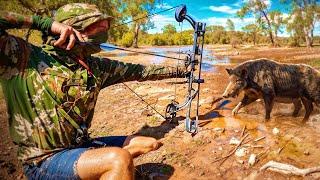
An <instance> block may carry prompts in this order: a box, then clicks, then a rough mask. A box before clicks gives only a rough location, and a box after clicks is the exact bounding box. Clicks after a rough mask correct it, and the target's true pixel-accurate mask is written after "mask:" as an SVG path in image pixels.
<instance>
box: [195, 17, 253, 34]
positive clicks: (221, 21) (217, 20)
mask: <svg viewBox="0 0 320 180" xmlns="http://www.w3.org/2000/svg"><path fill="white" fill-rule="evenodd" d="M228 19H230V20H231V21H232V22H233V23H234V27H235V30H238V31H240V30H242V29H241V28H242V27H244V26H246V25H248V24H252V23H255V18H253V17H248V18H243V20H241V19H240V18H224V17H209V18H206V19H202V20H201V21H202V22H206V23H207V26H210V25H219V26H223V27H226V25H227V20H228Z"/></svg>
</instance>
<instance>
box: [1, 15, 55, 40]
mask: <svg viewBox="0 0 320 180" xmlns="http://www.w3.org/2000/svg"><path fill="white" fill-rule="evenodd" d="M52 23H53V20H52V19H51V18H44V17H41V16H35V15H34V16H29V15H28V16H24V15H21V14H17V13H13V12H7V11H0V31H1V32H0V33H4V31H5V30H7V29H12V28H32V29H37V30H40V31H44V32H48V33H49V31H50V28H51V25H52ZM0 35H3V34H0Z"/></svg>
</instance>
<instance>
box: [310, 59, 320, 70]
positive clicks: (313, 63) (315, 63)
mask: <svg viewBox="0 0 320 180" xmlns="http://www.w3.org/2000/svg"><path fill="white" fill-rule="evenodd" d="M308 64H309V65H310V66H312V67H315V68H320V59H315V60H312V61H310V63H308Z"/></svg>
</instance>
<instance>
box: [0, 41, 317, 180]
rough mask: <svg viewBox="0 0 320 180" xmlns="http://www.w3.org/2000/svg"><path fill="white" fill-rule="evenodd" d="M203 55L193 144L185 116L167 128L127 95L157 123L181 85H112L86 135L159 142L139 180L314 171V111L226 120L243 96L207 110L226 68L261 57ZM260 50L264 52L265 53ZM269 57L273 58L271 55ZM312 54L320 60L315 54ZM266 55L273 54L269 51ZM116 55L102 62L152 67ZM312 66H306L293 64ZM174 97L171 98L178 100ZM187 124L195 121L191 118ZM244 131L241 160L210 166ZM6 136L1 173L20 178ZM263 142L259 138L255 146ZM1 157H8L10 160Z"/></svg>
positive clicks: (221, 51)
mask: <svg viewBox="0 0 320 180" xmlns="http://www.w3.org/2000/svg"><path fill="white" fill-rule="evenodd" d="M148 48H150V47H146V48H142V49H138V50H139V51H141V50H142V51H143V50H144V49H148ZM165 48H167V50H166V51H167V52H166V53H165V55H168V56H175V57H178V56H179V55H178V54H177V53H175V52H174V51H173V50H172V49H170V48H168V47H165ZM207 49H209V50H208V53H215V54H216V55H217V57H216V58H217V59H219V60H214V61H213V59H206V61H205V62H208V64H209V65H208V66H211V67H209V68H212V69H211V70H210V71H205V72H204V73H203V76H202V77H203V78H204V79H205V83H204V84H203V85H202V86H201V93H200V104H201V106H200V116H199V121H200V125H201V127H200V128H199V133H198V134H197V135H195V136H193V137H192V136H191V135H190V134H189V133H187V132H185V130H184V120H183V119H184V116H185V113H186V112H185V110H184V111H181V112H179V113H178V116H177V120H178V123H168V122H166V121H165V120H164V119H163V118H162V117H161V116H160V115H159V114H157V113H156V112H155V111H153V110H152V109H151V108H150V107H148V106H147V105H146V104H145V103H143V102H142V101H141V100H140V99H139V98H138V97H137V96H136V95H134V94H133V93H131V92H130V90H128V88H127V87H126V86H129V87H130V88H131V89H132V90H134V91H135V92H136V93H138V94H139V95H140V96H141V97H142V98H143V99H144V100H145V101H147V102H148V103H149V104H150V105H151V106H152V107H154V108H155V109H156V110H157V111H159V112H160V113H161V114H162V115H163V114H164V110H165V107H166V105H167V104H169V103H170V102H171V100H173V99H175V100H176V101H178V102H180V103H182V102H183V100H184V97H185V93H186V91H187V85H186V84H184V83H179V82H183V81H184V79H177V80H176V79H167V80H161V81H146V82H135V81H134V82H127V83H125V85H124V84H117V85H114V86H110V87H108V88H106V89H104V90H102V91H101V93H100V95H99V98H98V102H97V106H96V110H95V115H94V120H93V122H92V126H91V128H90V133H91V135H92V136H105V135H130V134H140V135H147V136H152V137H155V138H157V139H159V140H160V141H161V142H163V144H164V145H163V146H162V147H161V148H160V149H158V150H157V151H154V152H150V153H148V154H145V155H142V156H140V157H138V158H136V159H135V160H134V163H135V168H136V177H137V179H148V178H154V177H156V176H161V178H162V179H169V178H170V179H243V178H249V179H250V178H253V179H302V177H298V176H288V175H282V174H279V173H274V172H271V171H265V172H259V168H260V167H261V166H263V165H264V164H265V163H267V162H268V161H269V160H274V161H278V162H282V163H288V164H292V165H295V166H297V167H299V168H308V167H313V166H319V165H320V156H319V154H320V115H319V109H315V111H314V112H313V114H312V115H311V117H310V119H309V121H308V122H307V123H306V124H302V123H301V120H302V118H303V117H302V116H303V114H304V109H302V111H301V112H300V114H299V117H297V118H293V117H291V114H292V111H293V105H290V104H279V103H277V104H275V106H274V108H273V112H272V114H271V117H272V118H271V120H270V121H268V122H265V121H264V105H263V102H261V101H258V102H255V103H252V104H251V105H249V106H248V107H245V108H243V109H241V111H240V112H239V114H238V115H237V116H235V117H232V116H231V110H232V108H234V107H235V105H236V104H237V103H238V102H239V100H240V99H241V95H240V96H239V97H237V98H235V99H228V100H229V101H221V102H219V103H217V104H214V105H213V106H212V105H211V103H212V102H213V101H214V100H215V99H216V98H218V97H219V96H220V95H221V94H222V93H223V91H224V88H225V87H226V85H227V83H228V79H227V77H228V75H227V72H226V71H225V68H226V67H233V66H234V65H235V63H237V62H241V61H242V60H244V59H246V58H247V57H249V55H250V58H251V56H252V57H253V58H254V57H260V56H261V54H260V53H261V51H257V53H256V54H254V51H255V50H257V49H254V50H248V49H236V50H235V49H230V48H229V47H226V46H215V47H207ZM265 49H267V50H268V48H265ZM237 51H239V53H237ZM272 51H278V50H277V49H273V50H272ZM313 51H314V52H319V48H317V49H316V50H313ZM268 52H271V50H270V51H268ZM283 52H285V53H283V54H287V55H286V56H288V57H287V58H280V60H281V61H287V60H288V61H289V59H290V57H295V56H299V57H300V56H303V53H304V52H305V51H304V50H301V52H302V53H301V54H296V50H294V49H293V50H291V51H290V50H283ZM290 52H291V54H290ZM299 52H300V51H299ZM118 53H120V51H112V52H105V53H102V54H100V56H108V57H109V58H111V59H120V60H122V61H125V62H133V63H142V64H146V65H147V64H152V63H154V62H153V60H154V57H152V56H147V55H140V54H135V53H126V54H118ZM270 54H272V53H270ZM278 54H280V53H275V56H274V57H273V58H272V59H277V57H279V56H280V55H279V56H278ZM126 55H128V56H126ZM247 55H248V56H247ZM264 55H268V56H269V53H264ZM180 56H182V55H180ZM208 56H209V55H208ZM242 56H243V57H242ZM270 56H271V55H270ZM204 57H205V56H204ZM240 57H241V58H240ZM281 57H282V56H281ZM315 60H316V59H308V58H307V59H304V60H303V59H301V60H297V61H294V62H300V61H301V62H302V61H308V62H311V61H315ZM157 63H158V64H163V65H170V66H171V65H172V66H175V65H176V64H177V62H176V61H171V60H168V59H166V60H163V61H162V60H161V61H160V62H159V61H158V62H157ZM177 82H178V83H177ZM174 92H176V93H177V94H176V96H175V95H174ZM2 102H3V101H2ZM2 104H3V103H2ZM193 108H194V105H193ZM4 112H5V111H4V108H3V106H2V110H1V113H2V114H4V115H3V116H1V124H4V123H6V122H7V117H6V115H5V113H4ZM192 116H194V113H193V114H192ZM244 127H246V131H245V132H244V134H247V133H248V134H249V135H248V138H247V139H246V140H245V141H244V143H243V145H242V147H243V148H245V149H246V154H245V155H244V156H243V157H236V156H235V155H232V156H230V157H229V158H227V159H226V160H225V161H224V162H223V163H222V161H217V162H215V161H216V160H217V158H220V157H222V156H225V155H227V154H229V152H230V151H232V150H233V149H234V148H235V145H230V144H229V141H230V139H231V138H233V137H234V138H237V139H241V135H242V130H243V128H244ZM6 128H7V126H3V125H2V126H1V134H2V132H6V133H4V134H2V135H4V137H3V138H4V139H6V141H3V142H1V144H0V145H1V154H0V160H1V161H0V164H1V165H2V164H8V163H12V164H13V165H14V168H15V171H14V172H10V168H7V167H5V168H2V169H3V170H1V171H0V172H1V177H4V179H16V178H17V177H18V176H19V173H21V170H20V168H21V166H19V164H18V163H17V160H16V159H15V156H14V153H15V152H14V149H13V150H12V148H14V146H13V145H12V144H10V139H8V134H7V131H6ZM274 128H277V129H278V130H279V134H277V135H275V134H274V133H273V129H274ZM261 137H265V138H264V139H262V140H260V141H258V142H254V140H256V139H258V138H261ZM9 149H10V150H9ZM5 153H9V155H7V154H5ZM250 154H256V155H257V156H258V158H257V162H256V163H255V164H254V165H253V166H249V165H248V159H249V156H250ZM1 167H2V166H1ZM3 174H5V175H3ZM319 178H320V173H314V174H312V175H308V176H306V177H304V179H319ZM154 179H156V178H154Z"/></svg>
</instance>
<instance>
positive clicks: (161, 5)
mask: <svg viewBox="0 0 320 180" xmlns="http://www.w3.org/2000/svg"><path fill="white" fill-rule="evenodd" d="M172 7H173V6H171V5H169V4H168V3H162V4H157V5H156V8H157V9H170V8H172Z"/></svg>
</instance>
